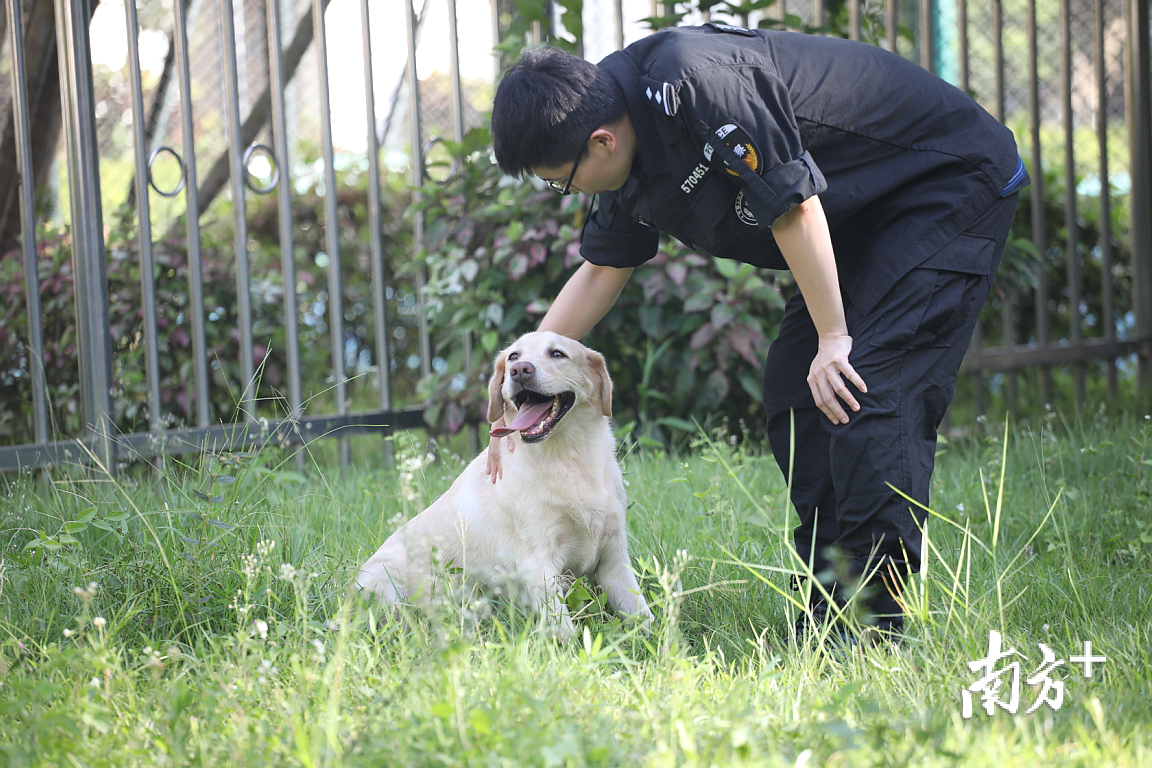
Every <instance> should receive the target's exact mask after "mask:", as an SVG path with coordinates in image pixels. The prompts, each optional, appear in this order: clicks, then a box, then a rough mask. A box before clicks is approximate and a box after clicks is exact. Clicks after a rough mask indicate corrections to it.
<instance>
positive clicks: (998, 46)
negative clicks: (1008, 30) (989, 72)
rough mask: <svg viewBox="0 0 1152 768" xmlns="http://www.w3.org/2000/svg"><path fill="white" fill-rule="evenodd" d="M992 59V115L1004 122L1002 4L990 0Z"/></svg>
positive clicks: (998, 0)
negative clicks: (993, 97)
mask: <svg viewBox="0 0 1152 768" xmlns="http://www.w3.org/2000/svg"><path fill="white" fill-rule="evenodd" d="M992 58H993V59H994V64H995V67H996V86H995V88H996V108H995V110H994V111H993V115H994V116H995V117H996V119H997V120H999V121H1000V122H1004V4H1003V0H992Z"/></svg>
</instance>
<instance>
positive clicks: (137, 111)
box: [124, 0, 164, 433]
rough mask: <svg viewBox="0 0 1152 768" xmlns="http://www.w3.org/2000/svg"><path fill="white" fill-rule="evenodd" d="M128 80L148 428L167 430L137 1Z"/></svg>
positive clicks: (131, 4) (130, 3) (129, 18)
mask: <svg viewBox="0 0 1152 768" xmlns="http://www.w3.org/2000/svg"><path fill="white" fill-rule="evenodd" d="M124 10H125V14H124V23H125V24H126V26H127V30H128V63H129V72H128V75H129V76H128V80H129V83H130V85H131V91H132V145H133V148H134V149H135V155H136V179H135V180H136V216H137V220H138V222H139V225H138V227H139V228H138V230H137V235H138V237H139V240H140V292H141V296H142V297H143V299H144V317H143V320H144V371H145V377H146V379H147V382H148V428H149V429H150V430H151V431H152V432H154V433H159V432H161V431H163V429H164V420H163V419H162V418H161V414H160V353H159V351H158V350H159V345H160V337H159V335H158V333H157V330H156V269H155V266H154V264H153V261H152V209H151V207H150V205H149V200H148V197H149V196H148V147H147V138H146V137H145V136H144V114H145V112H144V93H143V91H144V88H143V84H142V83H141V82H140V27H139V24H138V22H137V18H136V1H135V0H125V2H124Z"/></svg>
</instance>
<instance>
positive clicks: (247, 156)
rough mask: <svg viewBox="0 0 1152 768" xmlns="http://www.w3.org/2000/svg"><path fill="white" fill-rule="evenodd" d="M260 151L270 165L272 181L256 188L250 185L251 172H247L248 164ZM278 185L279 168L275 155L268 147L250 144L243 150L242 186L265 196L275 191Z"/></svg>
mask: <svg viewBox="0 0 1152 768" xmlns="http://www.w3.org/2000/svg"><path fill="white" fill-rule="evenodd" d="M261 150H263V151H264V153H265V154H267V155H268V160H269V161H270V162H271V163H272V181H270V182H268V184H267V186H264V187H257V186H256V185H255V184H253V183H252V171H250V170H248V163H249V161H251V160H252V156H253V155H255V154H256V153H257V152H259V151H261ZM279 183H280V166H278V165H277V164H276V154H275V153H274V152H273V151H272V150H271V149H270V148H269V147H267V146H266V145H264V144H252V145H250V146H249V147H248V149H246V150H244V186H246V187H248V189H250V190H252V191H253V192H255V193H256V194H258V195H266V194H268V193H269V192H271V191H272V190H274V189H276V185H277V184H279Z"/></svg>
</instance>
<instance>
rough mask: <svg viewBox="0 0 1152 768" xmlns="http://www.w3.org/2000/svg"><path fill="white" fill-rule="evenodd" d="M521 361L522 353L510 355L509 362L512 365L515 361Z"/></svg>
mask: <svg viewBox="0 0 1152 768" xmlns="http://www.w3.org/2000/svg"><path fill="white" fill-rule="evenodd" d="M519 359H520V353H519V352H513V353H512V354H510V355H508V362H510V363H511V362H513V361H516V360H519Z"/></svg>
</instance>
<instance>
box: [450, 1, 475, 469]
mask: <svg viewBox="0 0 1152 768" xmlns="http://www.w3.org/2000/svg"><path fill="white" fill-rule="evenodd" d="M448 78H449V79H450V80H451V81H452V135H453V138H454V139H455V141H456V143H457V144H459V143H461V142H462V141H464V93H463V89H462V87H461V83H460V29H459V23H458V20H457V18H456V0H448ZM461 173H462V171H461ZM463 347H464V371H465V372H466V375H467V376H471V375H472V351H473V350H472V334H471V332H467V331H466V332H465V333H464V339H463ZM467 431H468V450H469V452H470V453H473V454H474V453H477V452H478V451H479V450H480V438H479V435H478V433H477V431H476V427H475V425H469V427H468V430H467Z"/></svg>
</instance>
